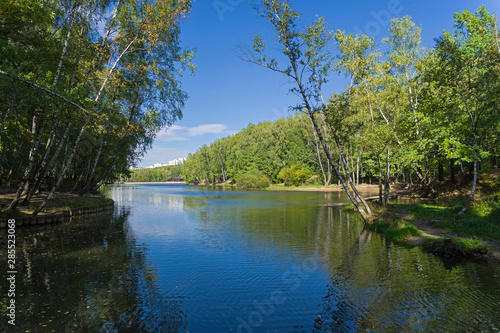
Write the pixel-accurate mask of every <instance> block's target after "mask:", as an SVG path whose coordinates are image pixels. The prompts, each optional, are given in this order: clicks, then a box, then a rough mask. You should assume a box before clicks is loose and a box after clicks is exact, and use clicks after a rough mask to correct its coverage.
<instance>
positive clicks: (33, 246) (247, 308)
mask: <svg viewBox="0 0 500 333" xmlns="http://www.w3.org/2000/svg"><path fill="white" fill-rule="evenodd" d="M108 195H109V196H111V197H112V198H113V199H114V200H115V201H116V202H117V207H118V209H117V211H116V212H115V213H114V214H113V215H112V216H100V217H93V218H88V217H86V218H83V219H80V220H74V221H72V222H71V223H66V224H63V225H58V226H47V227H40V228H35V229H31V228H30V229H24V230H21V229H20V230H19V234H18V242H19V245H18V261H19V266H18V272H19V273H18V286H19V290H20V291H22V292H20V294H19V295H17V297H16V301H17V302H18V303H17V304H18V309H19V312H18V326H17V327H16V329H18V331H20V332H21V331H22V332H24V331H26V330H31V331H43V332H45V331H52V330H53V331H56V332H61V331H62V332H141V331H143V332H188V331H189V332H203V333H206V332H208V333H209V332H217V333H218V332H268V331H272V332H274V331H278V332H318V333H319V332H358V331H365V330H368V331H375V332H385V331H422V332H423V331H474V330H479V331H497V330H498V328H499V327H498V324H497V323H498V314H497V309H498V307H499V306H500V296H499V295H500V283H499V280H498V276H500V265H499V264H498V263H497V262H488V263H476V262H470V261H467V262H453V263H451V262H450V261H448V260H446V261H443V260H442V259H439V258H437V257H434V256H433V255H430V254H427V253H423V252H422V251H420V250H419V249H418V248H408V247H405V246H401V245H397V244H393V243H391V242H388V241H386V240H385V239H383V238H382V237H381V236H380V235H378V234H373V233H370V232H367V231H366V230H365V229H364V225H363V222H362V221H361V220H360V219H359V218H357V217H356V216H355V215H352V214H349V213H346V212H344V211H342V210H338V209H334V208H329V207H325V206H324V204H326V203H332V201H333V200H335V201H336V202H346V201H347V200H348V199H347V198H345V197H344V196H342V195H341V194H339V193H315V192H283V193H282V192H274V193H272V192H239V191H234V190H231V189H228V190H225V191H218V190H214V189H213V188H199V187H188V186H182V185H168V186H167V185H164V186H157V185H155V186H153V185H148V186H133V187H125V186H123V187H119V186H116V187H110V188H108ZM1 236H2V237H1V241H0V251H3V249H5V248H6V244H5V239H6V237H5V235H1ZM4 255H5V253H2V256H4ZM304 267H306V268H307V267H309V268H311V267H314V269H303V268H304ZM0 286H1V288H2V290H1V291H2V294H3V295H5V292H4V291H5V286H6V284H5V280H4V281H2V282H1V283H0ZM273 295H274V296H276V295H279V296H280V299H279V301H273ZM271 301H272V302H271ZM271 305H272V308H271ZM4 311H5V310H4ZM0 325H1V326H0V331H4V330H6V329H7V327H6V326H5V325H6V323H5V322H2V323H0Z"/></svg>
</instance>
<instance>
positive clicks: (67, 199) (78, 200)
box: [0, 191, 112, 218]
mask: <svg viewBox="0 0 500 333" xmlns="http://www.w3.org/2000/svg"><path fill="white" fill-rule="evenodd" d="M13 195H14V194H13V193H11V192H9V191H3V192H2V193H1V194H0V217H4V218H22V217H28V216H30V215H31V214H33V211H34V210H35V209H36V207H38V205H39V204H40V203H41V202H42V200H43V199H44V198H45V195H46V194H45V195H44V194H43V193H42V194H41V195H40V194H37V195H36V196H35V197H33V199H32V200H31V202H30V204H29V205H26V206H21V205H19V206H18V207H17V209H16V211H15V212H13V213H12V212H9V213H4V212H3V210H4V209H5V208H7V207H8V205H9V204H10V202H11V201H12V198H13ZM111 202H112V200H111V199H108V198H106V197H105V196H104V195H85V196H79V195H77V194H71V193H61V192H59V193H55V194H54V196H53V198H52V199H51V200H49V202H48V203H47V206H46V208H45V209H44V210H43V211H42V212H40V213H39V214H38V215H49V214H53V213H56V212H59V211H63V210H73V209H82V208H87V207H98V206H104V205H107V204H110V203H111Z"/></svg>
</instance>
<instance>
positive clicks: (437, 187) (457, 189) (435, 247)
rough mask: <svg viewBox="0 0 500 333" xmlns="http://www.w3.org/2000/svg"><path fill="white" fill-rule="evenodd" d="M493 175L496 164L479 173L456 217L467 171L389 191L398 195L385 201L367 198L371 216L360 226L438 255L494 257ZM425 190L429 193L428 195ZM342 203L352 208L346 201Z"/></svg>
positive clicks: (497, 238)
mask: <svg viewBox="0 0 500 333" xmlns="http://www.w3.org/2000/svg"><path fill="white" fill-rule="evenodd" d="M498 179H499V172H498V170H496V171H495V172H494V173H492V174H485V175H481V176H480V177H479V181H478V192H477V193H476V195H475V196H474V201H473V202H472V204H471V206H470V207H469V209H468V211H467V212H466V213H465V214H464V215H463V216H462V218H461V219H459V220H458V221H455V216H456V215H457V213H458V212H459V211H460V210H461V208H462V207H463V204H464V202H465V200H466V197H467V195H468V191H467V189H468V188H469V189H470V185H471V179H470V177H467V175H463V176H462V177H459V179H458V180H456V181H455V182H451V180H450V179H445V180H444V181H442V182H436V183H435V184H431V185H432V186H433V191H429V189H427V188H423V187H414V188H410V189H404V190H399V191H394V192H392V195H393V196H396V197H397V198H398V200H393V201H391V202H390V203H389V204H388V205H387V206H379V205H377V204H376V202H375V201H373V202H372V203H371V207H372V211H373V213H374V221H373V223H372V224H369V225H367V226H366V228H367V229H368V230H371V231H375V232H379V233H381V234H383V235H384V237H386V238H388V239H391V240H393V241H397V242H404V243H408V244H411V245H415V246H420V247H422V248H423V249H424V250H426V251H428V252H432V253H435V254H437V255H440V256H443V257H482V258H495V259H500V223H499V221H500V194H499V192H498V190H499V189H498V188H497V186H498V183H497V182H498ZM429 193H432V196H433V197H434V198H432V199H431V198H429ZM408 199H411V200H408ZM409 202H411V203H409ZM344 208H345V209H347V210H354V208H353V206H352V205H348V206H345V207H344Z"/></svg>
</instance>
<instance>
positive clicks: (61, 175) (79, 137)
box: [33, 125, 86, 216]
mask: <svg viewBox="0 0 500 333" xmlns="http://www.w3.org/2000/svg"><path fill="white" fill-rule="evenodd" d="M85 126H86V125H84V126H82V129H81V130H80V133H78V137H77V138H76V141H75V144H74V146H73V148H72V149H71V153H70V155H69V157H68V159H67V161H66V162H65V163H64V162H63V166H62V168H61V171H60V173H59V177H58V178H57V181H56V182H55V183H54V184H52V188H51V190H50V192H49V194H47V197H46V198H45V199H44V200H43V202H42V203H41V204H40V205H39V206H38V207H37V208H36V209H35V211H34V212H33V216H36V215H38V213H40V212H41V211H42V210H43V209H44V208H45V206H46V205H47V202H48V201H49V200H50V199H51V198H52V196H53V195H54V192H55V191H56V190H57V188H58V187H59V185H60V184H61V182H62V180H63V178H64V175H65V174H66V170H67V169H68V167H69V165H70V164H71V162H72V161H73V157H74V156H75V153H76V150H77V148H78V145H79V143H80V139H81V138H82V135H83V132H84V131H85Z"/></svg>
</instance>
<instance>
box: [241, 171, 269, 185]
mask: <svg viewBox="0 0 500 333" xmlns="http://www.w3.org/2000/svg"><path fill="white" fill-rule="evenodd" d="M236 185H237V186H238V187H239V188H265V187H269V185H270V182H269V179H267V177H266V176H264V174H262V172H260V171H259V170H255V169H253V170H250V171H248V172H246V173H244V174H242V175H241V176H239V177H238V181H237V183H236Z"/></svg>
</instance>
